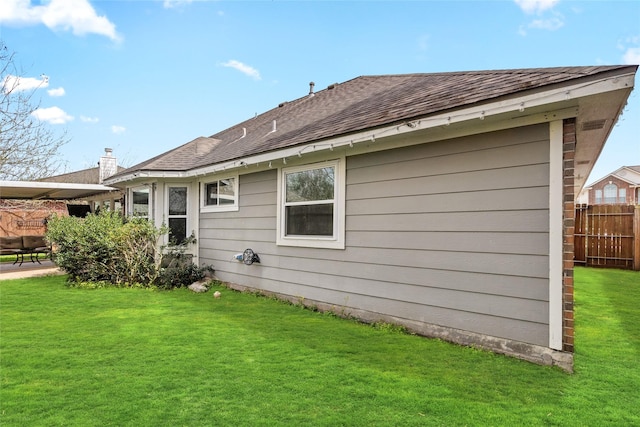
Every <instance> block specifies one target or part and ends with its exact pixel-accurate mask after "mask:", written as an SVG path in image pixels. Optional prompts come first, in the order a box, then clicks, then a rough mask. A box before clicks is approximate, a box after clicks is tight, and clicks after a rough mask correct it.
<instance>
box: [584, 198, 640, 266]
mask: <svg viewBox="0 0 640 427" xmlns="http://www.w3.org/2000/svg"><path fill="white" fill-rule="evenodd" d="M574 263H575V264H576V265H585V266H587V267H614V268H625V269H629V270H640V206H627V205H593V206H587V205H577V206H576V222H575V236H574Z"/></svg>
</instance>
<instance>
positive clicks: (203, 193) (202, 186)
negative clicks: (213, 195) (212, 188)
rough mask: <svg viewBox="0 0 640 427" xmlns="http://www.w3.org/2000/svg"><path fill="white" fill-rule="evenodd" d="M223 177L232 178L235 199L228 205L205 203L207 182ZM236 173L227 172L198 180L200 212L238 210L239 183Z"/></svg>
mask: <svg viewBox="0 0 640 427" xmlns="http://www.w3.org/2000/svg"><path fill="white" fill-rule="evenodd" d="M223 179H233V182H234V186H233V194H235V200H234V202H233V204H230V205H221V206H209V205H205V201H206V199H207V194H206V189H207V184H211V183H213V182H218V181H222V180H223ZM239 182H240V180H239V178H238V174H237V173H236V174H229V175H225V176H219V177H218V176H212V177H209V178H206V179H202V180H200V182H199V185H200V212H232V211H237V210H239V206H240V205H239V199H240V194H238V189H239V188H240V185H239Z"/></svg>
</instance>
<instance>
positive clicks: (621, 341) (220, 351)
mask: <svg viewBox="0 0 640 427" xmlns="http://www.w3.org/2000/svg"><path fill="white" fill-rule="evenodd" d="M216 289H217V290H220V291H221V292H222V298H221V299H214V298H213V296H212V292H211V291H210V292H209V293H206V294H194V293H191V292H189V291H187V290H184V289H181V290H176V291H165V292H160V291H149V290H143V289H96V290H82V289H73V288H68V287H66V286H65V283H64V277H48V278H38V279H25V280H7V281H2V282H0V350H1V353H0V381H1V383H0V386H1V389H0V424H1V425H3V426H58V425H60V426H62V425H64V426H83V427H85V426H163V425H166V426H204V425H212V426H222V425H229V426H263V425H293V426H304V425H308V426H341V425H343V426H411V425H428V426H430V425H433V426H458V425H470V426H475V425H477V426H488V425H491V426H501V425H504V426H525V425H526V426H536V425H545V426H546V425H562V426H631V425H640V415H639V414H640V409H638V408H640V364H639V362H640V310H639V309H638V307H639V305H640V294H639V291H640V274H638V273H634V272H625V271H615V270H596V269H577V270H576V355H575V363H576V364H575V373H574V374H567V373H565V372H563V371H561V370H559V369H557V368H550V367H543V366H537V365H533V364H531V363H528V362H524V361H520V360H516V359H513V358H508V357H504V356H499V355H494V354H491V353H487V352H483V351H478V350H474V349H469V348H463V347H459V346H456V345H452V344H448V343H445V342H441V341H438V340H432V339H425V338H421V337H418V336H412V335H406V334H402V333H398V332H394V331H393V330H389V328H384V327H383V328H374V327H371V326H366V325H362V324H359V323H356V322H353V321H346V320H343V319H339V318H336V317H334V316H331V315H327V314H322V313H317V312H312V311H309V310H303V309H301V308H299V307H296V306H292V305H287V304H284V303H280V302H277V301H274V300H272V299H268V298H262V297H256V296H253V295H251V294H242V293H238V292H233V291H230V290H227V289H223V288H216ZM216 289H214V290H216Z"/></svg>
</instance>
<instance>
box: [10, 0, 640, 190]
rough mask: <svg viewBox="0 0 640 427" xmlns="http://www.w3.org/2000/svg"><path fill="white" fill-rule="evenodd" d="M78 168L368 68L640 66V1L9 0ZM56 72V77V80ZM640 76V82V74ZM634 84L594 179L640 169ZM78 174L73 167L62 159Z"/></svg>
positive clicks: (141, 152) (20, 48)
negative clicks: (629, 167) (111, 151)
mask: <svg viewBox="0 0 640 427" xmlns="http://www.w3.org/2000/svg"><path fill="white" fill-rule="evenodd" d="M0 39H2V40H3V41H4V43H5V44H6V45H7V47H8V48H9V50H11V51H13V52H15V53H16V54H17V62H18V63H19V65H20V66H21V68H22V73H21V74H22V75H21V77H22V78H23V80H22V81H21V83H22V84H24V85H25V86H24V87H27V86H28V84H29V83H36V84H39V85H40V86H39V89H37V97H38V99H39V100H40V107H41V109H40V110H39V111H38V112H37V114H38V116H37V117H39V119H40V120H43V121H46V122H48V123H49V125H50V126H52V128H53V129H54V130H55V132H62V131H64V130H66V131H67V133H68V136H69V137H70V138H71V141H70V142H69V143H68V144H66V145H65V146H64V147H63V148H62V154H63V156H64V159H65V162H66V163H65V167H66V170H65V171H74V170H79V169H83V168H87V167H93V166H95V165H96V162H97V161H98V158H99V157H100V156H101V155H102V154H103V152H104V151H103V150H104V148H105V147H110V148H113V149H114V155H115V156H117V157H118V159H119V161H120V163H121V164H123V165H124V166H132V165H134V164H135V163H138V162H141V161H143V160H146V159H148V158H150V157H153V156H155V155H158V154H160V153H163V152H165V151H167V150H170V149H172V148H174V147H177V146H178V145H181V144H183V143H185V142H188V141H190V140H192V139H194V138H196V137H198V136H209V135H212V134H214V133H217V132H218V131H220V130H223V129H225V128H227V127H229V126H231V125H234V124H236V123H238V122H240V121H242V120H245V119H247V118H250V117H253V116H254V115H255V114H256V113H262V112H264V111H267V110H269V109H271V108H274V107H276V106H277V105H278V104H279V103H281V102H283V101H288V100H292V99H296V98H299V97H301V96H304V95H305V94H307V93H308V91H309V82H310V81H313V82H315V84H316V85H315V88H316V90H321V89H323V88H326V87H327V86H328V85H330V84H332V83H335V82H343V81H346V80H350V79H352V78H354V77H357V76H361V75H374V74H402V73H429V72H441V71H464V70H490V69H503V68H529V67H553V66H574V65H612V64H638V63H640V2H638V1H630V0H629V1H563V0H515V1H510V0H502V1H498V0H496V1H406V2H402V1H353V2H349V1H287V2H284V1H257V2H249V1H233V2H231V1H189V0H164V1H163V0H148V1H139V0H112V1H103V0H50V1H38V0H2V1H1V2H0ZM44 76H46V77H44ZM637 83H638V82H637ZM639 90H640V89H638V88H636V90H635V91H634V92H633V93H632V94H631V96H630V98H629V102H628V105H627V107H626V108H625V110H624V113H623V116H622V118H621V120H620V121H619V122H618V124H617V125H616V126H615V128H614V130H613V132H612V134H611V136H610V138H609V141H608V142H607V145H606V146H605V149H604V150H603V152H602V155H601V157H600V159H599V160H598V162H597V163H596V165H595V167H594V170H593V171H592V174H591V176H590V178H589V182H591V181H593V180H595V179H598V178H600V177H602V176H604V175H606V174H607V173H609V172H610V171H613V170H615V169H617V168H618V167H620V166H623V165H640V98H639V96H640V95H638V91H639ZM61 172H63V171H61Z"/></svg>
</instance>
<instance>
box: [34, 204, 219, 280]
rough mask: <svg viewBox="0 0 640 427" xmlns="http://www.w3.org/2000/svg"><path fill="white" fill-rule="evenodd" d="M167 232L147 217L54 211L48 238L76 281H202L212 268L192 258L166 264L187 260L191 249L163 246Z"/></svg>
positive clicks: (61, 262) (57, 262)
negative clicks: (168, 260) (80, 215)
mask: <svg viewBox="0 0 640 427" xmlns="http://www.w3.org/2000/svg"><path fill="white" fill-rule="evenodd" d="M166 233H167V230H166V228H165V227H162V228H157V227H155V226H154V225H153V224H152V223H151V222H149V221H148V220H146V219H144V218H125V217H123V216H122V215H120V214H119V213H116V212H108V211H103V212H100V213H98V214H90V215H88V216H87V217H86V218H76V217H61V216H54V217H53V218H51V219H50V221H49V223H48V230H47V233H46V238H47V240H48V241H49V242H50V243H51V244H52V245H53V246H54V248H55V249H54V254H55V255H54V261H55V263H56V264H57V265H58V266H59V267H60V268H62V269H63V270H65V271H66V272H67V273H68V275H69V276H68V280H69V282H72V283H75V284H81V283H102V284H105V283H107V284H111V285H115V286H158V287H161V288H174V287H182V286H187V285H189V284H191V283H193V282H195V281H197V280H201V279H202V278H203V277H204V276H205V271H206V270H211V269H210V268H198V267H196V266H194V265H193V264H192V263H191V262H178V263H170V264H169V265H167V266H165V265H163V259H166V258H167V257H168V258H174V259H183V258H184V249H185V248H183V247H172V248H170V249H168V250H167V248H165V247H163V246H160V245H159V240H160V238H161V237H162V236H163V235H164V234H166Z"/></svg>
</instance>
